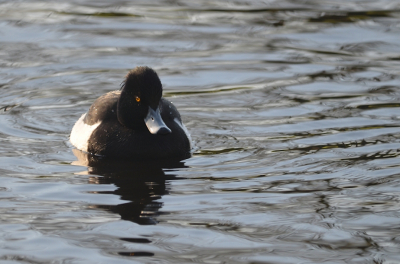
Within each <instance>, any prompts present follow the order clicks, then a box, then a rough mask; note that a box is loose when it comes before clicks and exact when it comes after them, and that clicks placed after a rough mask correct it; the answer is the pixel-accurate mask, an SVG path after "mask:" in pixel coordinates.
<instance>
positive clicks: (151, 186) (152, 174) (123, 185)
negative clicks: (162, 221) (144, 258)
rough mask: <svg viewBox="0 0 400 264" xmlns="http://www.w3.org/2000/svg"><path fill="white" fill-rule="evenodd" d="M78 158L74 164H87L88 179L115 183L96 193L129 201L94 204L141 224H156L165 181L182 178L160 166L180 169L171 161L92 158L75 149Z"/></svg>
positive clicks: (94, 182)
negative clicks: (115, 203) (112, 188)
mask: <svg viewBox="0 0 400 264" xmlns="http://www.w3.org/2000/svg"><path fill="white" fill-rule="evenodd" d="M73 151H74V154H75V156H76V157H77V158H78V161H75V162H73V164H74V165H84V166H88V167H89V168H88V173H89V174H93V176H91V177H90V178H89V181H90V183H93V184H115V186H116V187H117V189H116V190H114V191H108V192H107V191H102V192H97V193H103V194H115V195H118V196H120V197H121V200H124V201H128V202H126V203H122V204H118V205H96V207H97V208H102V209H106V210H109V211H111V212H114V213H117V214H119V215H121V218H122V219H124V220H129V221H132V222H135V223H138V224H141V225H151V224H156V223H157V221H156V216H158V215H160V212H159V210H160V208H161V207H162V203H161V202H159V201H158V200H159V199H160V198H161V196H162V195H165V194H168V188H167V184H166V181H167V182H168V181H169V180H176V179H181V178H177V177H176V176H175V175H171V174H170V173H168V174H165V173H164V171H163V169H173V168H183V167H185V166H184V163H183V162H180V161H174V160H163V161H157V162H155V161H152V162H149V161H137V162H134V161H129V162H128V161H117V160H106V159H101V158H97V157H93V156H91V155H88V154H86V153H83V152H81V151H79V150H76V149H74V150H73Z"/></svg>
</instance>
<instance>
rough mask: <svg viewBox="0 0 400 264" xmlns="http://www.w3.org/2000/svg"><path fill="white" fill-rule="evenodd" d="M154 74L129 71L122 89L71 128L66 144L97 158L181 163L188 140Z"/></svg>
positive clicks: (105, 97)
mask: <svg viewBox="0 0 400 264" xmlns="http://www.w3.org/2000/svg"><path fill="white" fill-rule="evenodd" d="M162 92H163V87H162V84H161V81H160V79H159V77H158V75H157V73H156V72H155V71H154V70H153V69H151V68H149V67H147V66H139V67H136V68H134V69H133V70H131V71H129V73H128V74H127V75H126V77H125V80H124V81H123V82H122V85H121V89H120V90H115V91H110V92H108V93H106V94H104V95H102V96H100V97H99V98H97V99H96V100H95V101H94V103H93V104H92V105H91V106H90V108H89V110H88V112H86V113H84V114H83V115H82V116H81V117H80V118H79V119H78V121H76V123H75V125H74V126H73V128H72V131H71V135H70V142H71V144H72V145H73V146H74V147H75V148H76V149H78V150H80V151H83V152H85V153H89V154H91V155H94V156H98V157H108V158H118V159H121V158H122V159H135V160H140V159H181V160H183V159H186V158H188V157H190V156H191V154H190V152H191V148H192V143H191V138H190V134H189V132H188V130H187V128H186V127H185V125H184V124H183V122H182V118H181V115H180V113H179V111H178V109H177V108H176V107H175V106H174V105H173V104H172V102H170V101H168V100H167V99H165V98H164V97H162Z"/></svg>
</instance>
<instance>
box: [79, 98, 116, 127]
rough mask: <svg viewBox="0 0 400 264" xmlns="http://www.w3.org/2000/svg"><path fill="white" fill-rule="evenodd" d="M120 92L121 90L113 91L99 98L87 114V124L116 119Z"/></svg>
mask: <svg viewBox="0 0 400 264" xmlns="http://www.w3.org/2000/svg"><path fill="white" fill-rule="evenodd" d="M120 94H121V92H120V91H112V92H109V93H106V94H104V95H102V96H100V97H99V98H97V100H96V101H94V103H93V104H92V105H91V106H90V108H89V111H88V112H87V114H86V117H85V119H84V122H85V124H87V125H94V124H96V123H99V122H102V121H104V120H107V119H115V118H116V116H117V103H118V98H119V96H120Z"/></svg>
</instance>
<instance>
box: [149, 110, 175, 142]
mask: <svg viewBox="0 0 400 264" xmlns="http://www.w3.org/2000/svg"><path fill="white" fill-rule="evenodd" d="M144 122H145V123H146V126H147V128H148V129H149V131H150V133H152V134H160V135H165V134H169V133H171V129H169V128H168V127H167V125H165V123H164V121H163V120H162V118H161V114H160V109H159V108H158V107H157V110H154V109H152V108H151V107H150V106H149V111H148V113H147V116H146V117H145V118H144Z"/></svg>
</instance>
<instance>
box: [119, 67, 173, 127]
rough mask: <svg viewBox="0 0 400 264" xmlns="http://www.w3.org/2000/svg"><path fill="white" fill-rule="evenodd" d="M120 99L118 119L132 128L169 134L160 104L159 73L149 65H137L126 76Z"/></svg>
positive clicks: (160, 86) (160, 87)
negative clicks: (161, 113)
mask: <svg viewBox="0 0 400 264" xmlns="http://www.w3.org/2000/svg"><path fill="white" fill-rule="evenodd" d="M121 89H122V91H121V96H120V98H119V100H118V106H117V109H118V110H117V111H118V113H117V114H118V121H119V122H120V123H121V124H123V125H124V126H126V127H128V128H132V129H146V126H147V129H148V130H149V131H150V132H151V133H152V134H168V133H170V132H171V130H170V129H169V128H168V127H167V126H166V125H165V124H164V122H163V120H162V118H161V115H160V109H159V104H160V100H161V96H162V85H161V81H160V79H159V78H158V75H157V73H156V72H155V71H154V70H153V69H151V68H149V67H136V68H135V69H133V70H131V71H130V72H129V73H128V75H127V76H126V78H125V81H124V83H123V86H122V88H121Z"/></svg>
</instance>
